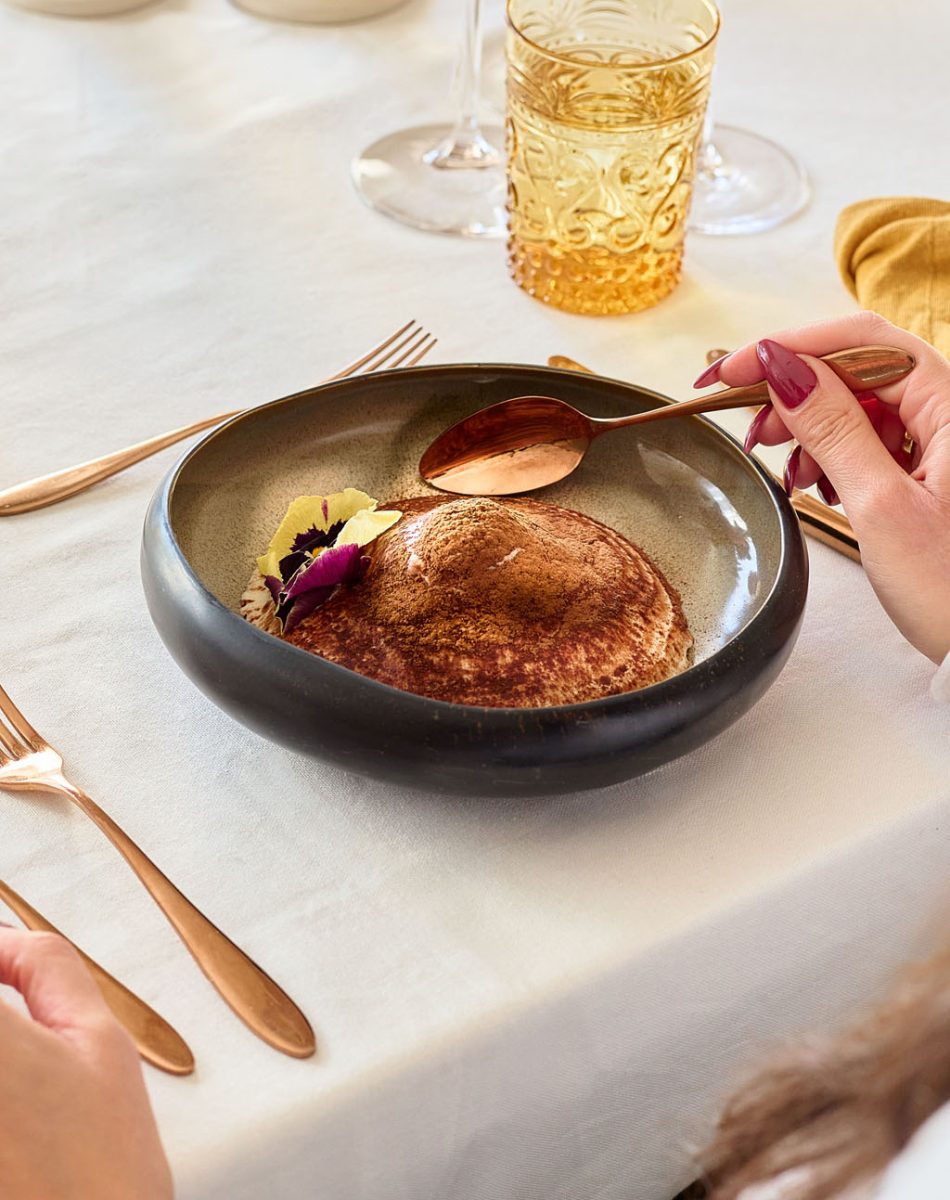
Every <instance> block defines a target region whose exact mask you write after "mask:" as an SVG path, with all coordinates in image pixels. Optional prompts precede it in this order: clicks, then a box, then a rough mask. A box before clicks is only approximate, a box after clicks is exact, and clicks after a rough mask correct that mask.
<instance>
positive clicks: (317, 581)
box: [283, 543, 362, 600]
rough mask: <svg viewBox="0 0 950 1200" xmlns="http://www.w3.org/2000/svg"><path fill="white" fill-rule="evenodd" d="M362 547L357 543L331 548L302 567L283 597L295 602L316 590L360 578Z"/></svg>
mask: <svg viewBox="0 0 950 1200" xmlns="http://www.w3.org/2000/svg"><path fill="white" fill-rule="evenodd" d="M361 557H362V554H361V553H360V547H359V546H357V545H356V544H355V543H351V544H350V545H347V546H331V547H330V549H329V550H324V551H323V553H322V554H320V555H319V556H318V557H317V558H315V559H314V560H313V562H312V563H311V564H310V565H309V566H305V567H302V568H301V570H300V571H298V572H297V574H296V575H295V576H294V578H293V579H292V580H291V581H290V583H289V584H288V585H287V586H286V588H285V590H284V593H283V597H284V598H285V599H287V600H293V599H295V598H296V597H297V596H300V595H302V594H303V593H304V592H312V591H313V590H314V588H324V587H330V586H335V585H336V584H338V583H351V582H353V580H355V579H356V578H358V576H359V565H360V558H361Z"/></svg>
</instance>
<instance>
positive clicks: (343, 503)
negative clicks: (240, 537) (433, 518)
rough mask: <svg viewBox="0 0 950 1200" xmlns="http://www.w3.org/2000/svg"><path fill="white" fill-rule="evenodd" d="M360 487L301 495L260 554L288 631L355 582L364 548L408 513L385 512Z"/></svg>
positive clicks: (363, 562)
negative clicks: (325, 494)
mask: <svg viewBox="0 0 950 1200" xmlns="http://www.w3.org/2000/svg"><path fill="white" fill-rule="evenodd" d="M376 504H377V501H376V500H374V499H373V498H372V497H371V496H368V495H367V494H366V493H365V492H361V491H359V490H358V489H357V488H345V489H344V490H343V491H342V492H334V493H333V494H332V495H330V496H299V497H298V498H297V499H296V500H295V501H294V502H293V503H292V504H291V506H290V508H288V510H287V515H286V516H285V517H284V519H283V520H282V521H281V523H280V525H279V526H278V527H277V532H276V533H275V534H274V536H273V537H272V538H271V543H270V545H269V546H268V547H267V551H266V553H264V554H262V555H261V557H260V558H259V559H258V560H257V566H258V570H259V571H260V573H261V575H263V577H264V582H265V583H266V584H267V587H268V590H269V591H270V594H271V596H272V597H273V599H274V605H275V607H276V609H277V618H278V620H279V621H280V622H281V626H282V628H283V632H284V633H290V631H291V630H292V629H294V628H295V627H296V626H297V625H299V624H300V622H301V621H302V620H303V619H304V617H306V616H309V615H310V613H312V612H313V611H314V609H316V608H319V606H320V605H321V604H325V603H326V601H327V600H329V599H330V597H331V596H332V595H333V593H334V592H335V591H336V589H337V588H338V587H339V586H340V585H341V584H345V583H355V582H357V580H358V579H359V578H360V577H361V576H362V574H363V572H364V571H365V569H366V567H367V565H368V563H369V559H368V558H366V557H365V556H364V555H362V554H361V553H360V550H361V548H362V547H364V546H367V545H369V543H370V542H372V541H374V540H375V539H376V538H378V537H379V535H380V534H381V533H385V532H386V530H387V529H390V528H391V527H392V526H393V525H395V524H396V522H397V521H398V520H399V518H400V517H401V516H402V513H400V512H396V511H395V510H390V511H383V512H379V511H377V509H376Z"/></svg>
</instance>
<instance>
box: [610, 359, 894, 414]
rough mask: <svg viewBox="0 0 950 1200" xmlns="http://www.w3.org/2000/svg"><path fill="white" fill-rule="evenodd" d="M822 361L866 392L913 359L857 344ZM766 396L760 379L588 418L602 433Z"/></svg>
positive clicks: (743, 405)
mask: <svg viewBox="0 0 950 1200" xmlns="http://www.w3.org/2000/svg"><path fill="white" fill-rule="evenodd" d="M822 362H825V363H827V364H828V366H829V367H831V369H832V370H833V371H834V372H835V374H836V375H837V376H838V377H839V378H840V379H841V380H842V382H844V383H845V384H847V386H848V387H849V388H850V389H851V391H852V392H868V391H873V389H874V388H878V387H884V386H885V385H886V384H889V383H897V381H898V380H899V379H903V378H904V376H905V375H907V374H909V373H910V372H911V371H912V370H913V369H914V366H915V364H916V359H915V358H914V356H913V355H912V354H908V352H907V351H906V350H898V349H897V348H896V347H894V346H858V347H856V348H855V349H853V350H838V351H836V352H835V353H834V354H825V355H822ZM769 399H770V397H769V389H768V386H767V385H766V383H765V382H764V381H762V382H761V383H753V384H749V385H748V386H747V387H735V388H722V389H721V390H720V391H718V392H714V393H713V394H712V395H706V396H697V397H696V398H695V399H694V400H682V401H680V402H679V403H678V404H665V405H663V407H662V408H651V409H649V410H648V411H647V412H641V413H634V414H633V415H632V416H629V417H618V418H615V419H611V418H607V419H605V418H599V419H598V418H592V419H591V420H592V424H593V425H594V427H595V430H596V432H597V433H598V434H601V433H606V432H607V431H608V430H610V429H622V428H625V427H626V426H628V425H643V424H645V423H646V422H647V421H662V420H664V419H666V418H668V417H689V416H692V415H694V414H696V413H710V412H721V411H722V410H723V409H727V408H749V407H755V406H756V405H760V404H768V402H769Z"/></svg>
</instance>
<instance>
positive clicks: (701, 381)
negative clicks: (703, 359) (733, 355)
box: [693, 354, 729, 388]
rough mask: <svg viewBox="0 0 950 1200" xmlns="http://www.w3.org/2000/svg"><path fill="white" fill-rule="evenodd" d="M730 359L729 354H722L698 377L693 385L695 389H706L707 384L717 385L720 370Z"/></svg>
mask: <svg viewBox="0 0 950 1200" xmlns="http://www.w3.org/2000/svg"><path fill="white" fill-rule="evenodd" d="M728 357H729V355H728V354H720V356H719V357H718V358H717V359H716V361H715V362H711V363H710V364H709V366H708V367H707V368H706V370H705V371H703V372H701V374H699V375H697V376H696V382H695V383H694V384H693V387H694V388H704V387H706V386H707V384H710V383H715V382H716V381H717V380H718V378H719V368H720V367H721V366H722V364H723V363H724V362H725V361H726V359H727V358H728Z"/></svg>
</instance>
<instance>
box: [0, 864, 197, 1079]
mask: <svg viewBox="0 0 950 1200" xmlns="http://www.w3.org/2000/svg"><path fill="white" fill-rule="evenodd" d="M0 900H2V901H3V903H4V904H5V905H6V906H7V908H9V909H10V911H11V912H15V913H16V915H17V916H18V917H19V918H20V920H21V921H22V922H23V924H24V925H25V926H26V927H27V929H37V930H43V931H44V932H45V933H55V934H58V935H59V936H60V937H63V934H61V933H60V932H59V930H58V929H57V928H56V926H55V925H52V924H51V923H50V922H49V921H47V919H46V918H45V917H44V916H42V915H41V914H40V913H38V912H37V911H36V909H35V908H33V906H32V905H30V904H27V902H26V901H25V900H24V899H23V897H22V896H20V895H18V894H17V893H16V892H15V891H14V890H13V888H12V887H10V885H9V884H7V883H4V882H3V880H2V879H0ZM66 941H69V939H68V938H66ZM70 945H71V946H72V947H73V949H74V950H75V951H76V953H77V954H78V955H79V957H80V958H81V959H82V961H83V962H84V963H85V964H86V969H87V970H88V972H89V974H90V975H91V976H92V977H93V979H94V980H95V981H96V986H97V987H98V988H99V991H100V992H101V993H102V998H103V1000H105V1002H106V1004H108V1006H109V1007H110V1008H111V1009H112V1012H113V1014H114V1015H115V1018H116V1020H117V1021H118V1022H119V1023H120V1024H121V1025H124V1026H125V1028H126V1029H127V1030H128V1032H129V1035H130V1036H131V1038H132V1041H133V1042H135V1048H136V1050H138V1052H139V1054H140V1055H141V1056H142V1058H144V1059H145V1061H146V1062H149V1063H151V1064H152V1066H153V1067H158V1069H159V1070H160V1071H167V1072H168V1074H169V1075H190V1074H191V1073H192V1071H193V1070H194V1069H195V1059H194V1055H193V1054H192V1053H191V1050H190V1049H189V1048H188V1044H187V1043H186V1042H185V1041H184V1040H183V1038H182V1037H181V1035H180V1034H179V1033H177V1032H176V1031H175V1030H174V1029H173V1028H172V1027H171V1025H169V1024H168V1022H167V1021H166V1020H165V1018H164V1017H161V1016H159V1015H158V1013H157V1012H156V1011H155V1010H154V1009H153V1008H150V1007H149V1006H148V1005H147V1004H146V1003H145V1001H144V1000H141V999H139V997H138V996H136V994H135V993H134V992H130V991H129V989H128V988H127V987H126V986H125V984H123V983H119V981H118V979H115V978H114V977H113V976H112V975H110V974H109V972H108V971H106V970H105V968H103V967H100V966H99V964H98V963H97V962H95V961H94V960H93V959H91V958H90V957H89V955H88V954H84V953H83V951H82V950H80V949H79V947H78V946H77V945H75V943H73V942H70Z"/></svg>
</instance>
